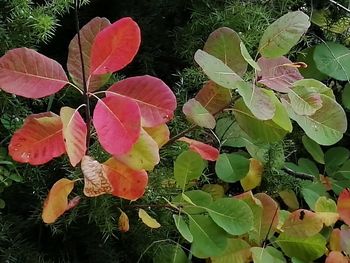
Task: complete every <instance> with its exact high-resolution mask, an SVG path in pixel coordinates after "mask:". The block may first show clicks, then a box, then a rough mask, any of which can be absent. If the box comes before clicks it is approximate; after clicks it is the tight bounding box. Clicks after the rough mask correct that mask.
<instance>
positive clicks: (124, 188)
mask: <svg viewBox="0 0 350 263" xmlns="http://www.w3.org/2000/svg"><path fill="white" fill-rule="evenodd" d="M103 168H104V171H105V172H106V175H107V177H108V179H109V181H110V183H111V185H112V186H113V192H112V194H113V195H115V196H118V197H121V198H124V199H128V200H136V199H138V198H140V197H141V196H142V195H143V194H144V192H145V188H146V186H147V183H148V176H147V173H146V171H145V170H140V171H136V170H132V169H131V168H129V167H128V166H126V165H125V164H123V163H122V162H120V161H118V160H116V159H115V158H110V159H108V160H107V161H106V162H104V163H103Z"/></svg>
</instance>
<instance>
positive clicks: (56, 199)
mask: <svg viewBox="0 0 350 263" xmlns="http://www.w3.org/2000/svg"><path fill="white" fill-rule="evenodd" d="M73 188H74V181H71V180H69V179H66V178H62V179H60V180H58V181H57V182H56V183H55V184H54V185H53V186H52V187H51V190H50V192H49V194H48V196H47V197H46V199H45V201H44V207H43V212H42V215H41V217H42V219H43V221H44V222H45V223H46V224H52V223H54V222H55V221H56V219H57V218H58V217H59V216H61V215H62V214H63V213H64V212H65V211H66V210H67V209H68V195H69V194H70V192H72V190H73Z"/></svg>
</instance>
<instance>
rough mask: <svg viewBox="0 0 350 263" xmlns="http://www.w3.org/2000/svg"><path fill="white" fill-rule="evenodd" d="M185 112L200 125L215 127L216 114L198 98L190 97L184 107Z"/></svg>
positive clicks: (188, 117) (209, 127)
mask: <svg viewBox="0 0 350 263" xmlns="http://www.w3.org/2000/svg"><path fill="white" fill-rule="evenodd" d="M182 111H183V113H184V114H185V115H186V117H187V119H189V120H190V121H192V122H193V123H195V124H196V125H198V126H199V127H204V128H208V129H214V127H215V124H216V122H215V118H214V116H213V115H212V114H211V113H210V112H209V111H208V110H207V109H206V108H204V107H203V106H202V104H200V103H199V102H198V101H197V100H196V99H190V100H189V101H187V102H186V103H185V104H184V105H183V108H182Z"/></svg>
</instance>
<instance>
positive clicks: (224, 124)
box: [215, 117, 252, 147]
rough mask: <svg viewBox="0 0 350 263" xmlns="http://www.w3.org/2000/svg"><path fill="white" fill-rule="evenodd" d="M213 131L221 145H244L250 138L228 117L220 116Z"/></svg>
mask: <svg viewBox="0 0 350 263" xmlns="http://www.w3.org/2000/svg"><path fill="white" fill-rule="evenodd" d="M215 133H216V135H217V136H218V137H219V139H220V141H221V145H222V146H230V147H245V146H246V144H247V143H249V142H250V140H252V139H251V138H249V136H248V135H247V134H246V133H245V132H244V131H243V130H242V129H241V127H239V125H238V123H237V122H236V121H235V120H234V119H233V118H230V117H225V118H221V119H219V120H218V121H217V122H216V127H215Z"/></svg>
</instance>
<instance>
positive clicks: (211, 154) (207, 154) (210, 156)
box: [179, 137, 219, 161]
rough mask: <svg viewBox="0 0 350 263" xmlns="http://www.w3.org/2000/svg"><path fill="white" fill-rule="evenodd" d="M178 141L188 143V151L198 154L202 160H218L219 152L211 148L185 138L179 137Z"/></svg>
mask: <svg viewBox="0 0 350 263" xmlns="http://www.w3.org/2000/svg"><path fill="white" fill-rule="evenodd" d="M179 141H182V142H186V143H188V144H189V146H190V150H192V151H194V152H196V153H198V154H199V155H200V156H201V157H202V158H203V159H204V160H208V161H216V160H217V159H218V158H219V150H218V149H216V148H214V147H213V146H210V145H208V144H205V143H203V142H200V141H196V140H192V139H189V138H187V137H181V138H180V139H179Z"/></svg>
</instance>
